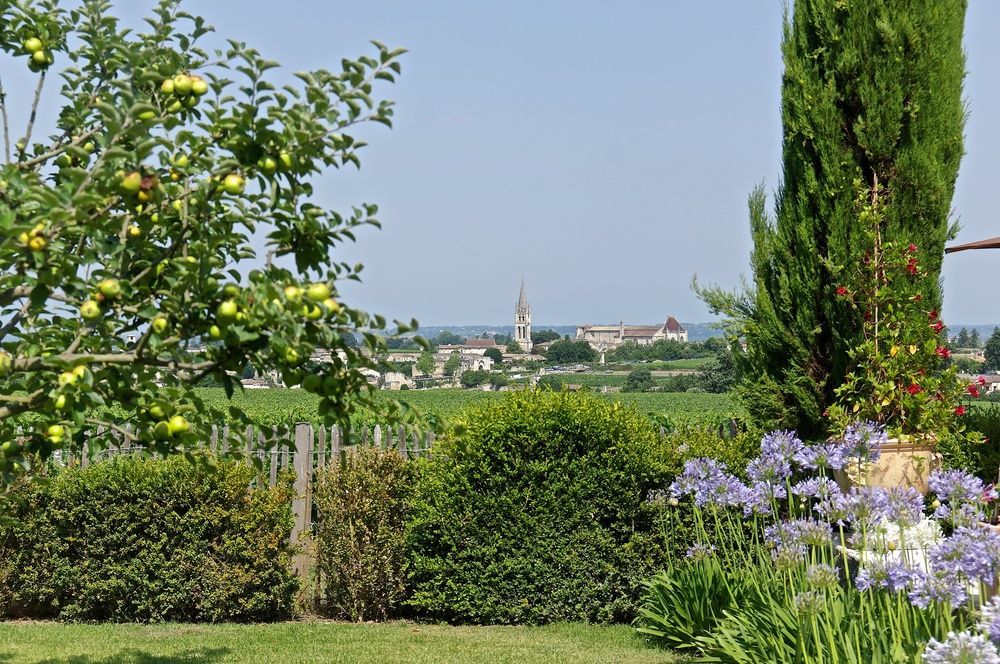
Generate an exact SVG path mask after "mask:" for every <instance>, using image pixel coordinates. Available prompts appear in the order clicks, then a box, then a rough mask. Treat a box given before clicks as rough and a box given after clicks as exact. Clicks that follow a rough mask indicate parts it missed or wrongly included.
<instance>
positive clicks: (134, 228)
mask: <svg viewBox="0 0 1000 664" xmlns="http://www.w3.org/2000/svg"><path fill="white" fill-rule="evenodd" d="M128 234H129V237H139V236H140V235H142V229H141V228H139V226H138V224H132V225H131V226H129V227H128Z"/></svg>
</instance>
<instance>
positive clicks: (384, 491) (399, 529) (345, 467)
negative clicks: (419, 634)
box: [313, 447, 414, 621]
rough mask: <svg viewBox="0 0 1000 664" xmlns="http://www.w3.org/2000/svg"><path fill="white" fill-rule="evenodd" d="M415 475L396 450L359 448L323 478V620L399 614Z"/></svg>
mask: <svg viewBox="0 0 1000 664" xmlns="http://www.w3.org/2000/svg"><path fill="white" fill-rule="evenodd" d="M413 468H414V467H413V464H411V463H410V462H409V461H406V460H405V459H403V457H401V456H400V455H399V454H398V453H397V452H396V451H394V450H386V451H384V450H378V449H375V448H371V447H359V448H354V449H351V450H350V451H349V452H348V453H346V454H344V456H343V457H342V458H341V459H338V460H337V461H335V462H334V463H331V464H330V465H329V466H328V467H327V468H326V469H324V470H323V471H321V472H320V473H319V476H318V481H317V484H316V492H315V494H314V497H313V505H315V507H316V515H317V524H316V538H315V543H316V563H317V566H318V570H319V578H320V582H321V592H320V603H319V606H318V607H317V608H318V609H319V611H320V613H322V614H324V615H327V616H332V617H334V618H346V619H348V620H356V621H361V620H373V619H382V620H384V619H386V618H388V617H389V616H390V614H391V613H392V612H393V611H394V610H395V609H396V608H397V607H398V605H399V603H400V601H401V600H402V598H403V593H404V588H405V587H404V578H403V564H404V551H403V524H404V522H405V519H406V509H405V507H406V506H405V498H406V496H407V495H408V494H409V493H410V490H411V487H412V481H411V478H412V477H413Z"/></svg>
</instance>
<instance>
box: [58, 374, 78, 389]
mask: <svg viewBox="0 0 1000 664" xmlns="http://www.w3.org/2000/svg"><path fill="white" fill-rule="evenodd" d="M58 381H59V386H60V387H65V386H66V385H76V381H77V377H76V374H74V373H73V372H72V371H63V372H62V373H61V374H59V379H58Z"/></svg>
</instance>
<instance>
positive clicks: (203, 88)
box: [191, 76, 208, 97]
mask: <svg viewBox="0 0 1000 664" xmlns="http://www.w3.org/2000/svg"><path fill="white" fill-rule="evenodd" d="M191 92H193V93H194V94H196V95H198V96H199V97H200V96H202V95H203V94H205V93H206V92H208V83H206V82H205V79H203V78H202V77H201V76H192V77H191Z"/></svg>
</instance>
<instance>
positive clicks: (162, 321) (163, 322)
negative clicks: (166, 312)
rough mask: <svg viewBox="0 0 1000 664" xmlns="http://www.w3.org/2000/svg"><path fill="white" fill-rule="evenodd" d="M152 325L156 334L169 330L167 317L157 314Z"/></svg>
mask: <svg viewBox="0 0 1000 664" xmlns="http://www.w3.org/2000/svg"><path fill="white" fill-rule="evenodd" d="M152 326H153V332H155V333H156V334H163V333H164V332H166V330H167V317H166V316H157V317H156V318H154V319H153V323H152Z"/></svg>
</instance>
